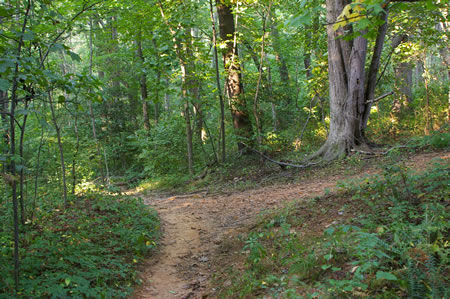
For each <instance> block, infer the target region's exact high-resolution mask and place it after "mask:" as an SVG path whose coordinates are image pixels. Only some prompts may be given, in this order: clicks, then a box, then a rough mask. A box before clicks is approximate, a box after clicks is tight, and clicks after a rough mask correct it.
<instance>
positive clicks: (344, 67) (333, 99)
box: [314, 0, 367, 160]
mask: <svg viewBox="0 0 450 299" xmlns="http://www.w3.org/2000/svg"><path fill="white" fill-rule="evenodd" d="M348 3H349V2H348V1H345V0H327V23H328V24H334V23H335V22H336V19H337V17H338V16H339V14H340V13H341V11H342V9H343V8H344V7H345V5H346V4H348ZM327 34H328V72H329V80H330V82H329V88H330V133H329V135H328V139H327V141H326V142H325V144H324V145H323V146H322V148H321V149H320V150H319V151H318V152H317V153H316V154H315V155H314V156H317V155H320V156H322V157H323V158H324V159H325V160H333V159H336V158H339V157H340V156H343V155H345V154H346V153H347V152H349V151H350V149H351V148H353V147H354V146H355V145H356V144H357V140H356V138H355V136H358V135H359V132H358V128H359V126H360V122H361V118H360V117H359V115H360V114H361V111H359V107H360V106H361V105H364V81H365V72H364V64H365V60H366V53H367V40H366V39H365V38H364V37H363V36H359V37H357V38H355V39H354V40H353V41H347V40H344V39H338V36H339V35H342V34H343V29H342V28H340V29H338V30H337V31H335V30H334V29H333V26H332V25H328V26H327Z"/></svg>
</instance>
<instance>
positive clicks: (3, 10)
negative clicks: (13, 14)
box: [0, 6, 9, 17]
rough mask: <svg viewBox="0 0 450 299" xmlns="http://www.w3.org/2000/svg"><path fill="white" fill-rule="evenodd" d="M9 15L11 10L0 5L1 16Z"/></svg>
mask: <svg viewBox="0 0 450 299" xmlns="http://www.w3.org/2000/svg"><path fill="white" fill-rule="evenodd" d="M8 15H9V11H8V10H7V9H6V8H5V7H2V6H0V17H7V16H8Z"/></svg>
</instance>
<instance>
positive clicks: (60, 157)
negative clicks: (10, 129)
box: [48, 91, 69, 208]
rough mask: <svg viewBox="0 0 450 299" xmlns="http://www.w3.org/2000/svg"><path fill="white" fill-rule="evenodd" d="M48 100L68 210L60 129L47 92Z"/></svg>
mask: <svg viewBox="0 0 450 299" xmlns="http://www.w3.org/2000/svg"><path fill="white" fill-rule="evenodd" d="M48 100H49V104H50V111H51V113H52V121H53V125H54V126H55V130H56V137H57V139H58V149H59V159H60V163H61V172H62V173H61V176H62V180H63V198H64V207H65V208H68V207H69V203H68V201H67V181H66V165H65V163H64V150H63V145H62V140H61V129H60V127H59V125H58V121H57V119H56V114H55V108H54V106H53V96H52V93H51V91H48Z"/></svg>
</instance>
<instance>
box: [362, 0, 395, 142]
mask: <svg viewBox="0 0 450 299" xmlns="http://www.w3.org/2000/svg"><path fill="white" fill-rule="evenodd" d="M388 16H389V9H388V8H386V9H385V13H383V16H382V17H383V21H384V23H383V24H382V25H380V27H379V28H378V35H377V39H376V41H375V47H374V49H373V54H372V60H371V63H370V67H369V71H368V73H367V85H366V90H365V95H364V98H365V103H364V104H363V107H360V110H362V111H363V112H362V122H361V127H360V130H359V131H360V136H358V137H359V138H360V139H361V141H362V142H366V141H367V140H366V129H367V123H368V121H369V116H370V110H371V108H372V101H373V99H374V98H375V88H376V86H377V77H378V70H379V69H380V62H381V54H382V51H383V46H384V41H385V37H386V32H387V27H388V22H387V21H388Z"/></svg>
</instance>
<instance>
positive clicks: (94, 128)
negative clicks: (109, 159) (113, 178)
mask: <svg viewBox="0 0 450 299" xmlns="http://www.w3.org/2000/svg"><path fill="white" fill-rule="evenodd" d="M92 42H93V41H92V18H89V76H92V67H93V56H94V55H93V54H94V48H93V45H92ZM99 75H100V74H99ZM88 106H89V116H90V118H91V126H92V136H93V137H94V141H95V145H96V147H97V157H98V158H99V159H100V161H101V156H102V155H101V153H100V144H99V141H98V138H97V129H96V127H95V116H94V110H93V109H92V102H91V101H88ZM102 164H103V163H100V172H101V175H102V182H103V183H105V173H104V171H103V166H102Z"/></svg>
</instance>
